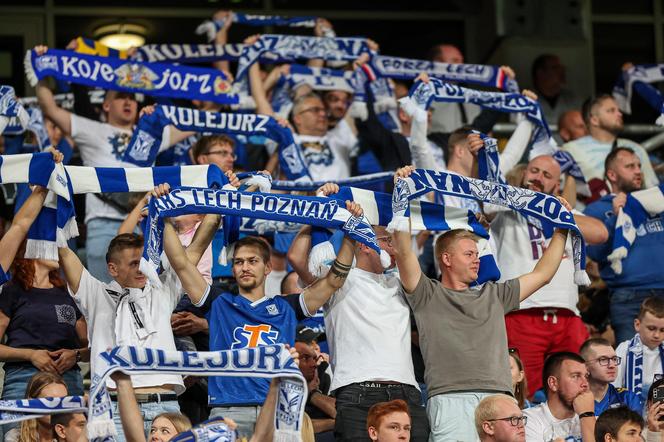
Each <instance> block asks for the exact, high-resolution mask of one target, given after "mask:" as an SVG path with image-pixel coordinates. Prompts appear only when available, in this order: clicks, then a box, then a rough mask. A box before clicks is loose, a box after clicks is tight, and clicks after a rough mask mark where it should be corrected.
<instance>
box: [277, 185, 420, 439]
mask: <svg viewBox="0 0 664 442" xmlns="http://www.w3.org/2000/svg"><path fill="white" fill-rule="evenodd" d="M338 191H339V186H338V185H336V184H331V183H328V184H325V185H324V186H322V187H321V188H319V189H318V191H317V192H316V193H317V194H323V195H325V196H327V195H331V194H334V193H337V192H338ZM374 230H375V232H376V239H377V240H378V244H379V245H380V247H381V249H382V250H385V251H386V252H387V253H388V254H389V255H390V258H391V263H390V266H389V268H388V269H387V270H386V269H384V268H383V266H382V265H381V262H380V257H379V255H378V254H377V253H376V252H375V251H374V250H372V249H370V248H368V247H366V246H364V245H360V244H357V245H356V246H355V251H354V252H355V253H354V254H355V267H353V268H352V269H351V270H350V272H349V274H348V279H347V280H346V283H345V284H344V285H343V286H342V287H341V288H340V289H339V290H337V291H336V292H335V293H334V294H333V295H332V297H331V298H330V299H329V301H327V302H326V303H325V305H324V310H323V311H324V315H325V334H326V336H327V342H328V345H329V346H330V365H331V367H332V371H333V373H334V376H333V377H332V385H331V387H330V391H333V392H334V394H335V397H336V399H337V402H336V408H337V417H336V423H335V429H334V431H335V436H336V438H337V441H363V440H367V430H366V429H367V427H366V425H367V423H366V422H367V415H368V413H369V409H370V407H371V406H372V405H374V404H376V403H378V402H384V401H389V400H392V399H403V400H404V401H406V402H407V403H408V407H409V409H410V415H411V418H412V430H411V439H412V440H413V441H422V442H425V441H427V440H428V437H429V424H428V421H427V417H426V411H425V409H424V407H422V406H421V405H420V403H421V393H420V391H419V387H418V383H417V381H416V380H415V374H414V371H413V361H412V356H411V351H410V346H411V332H410V330H411V327H410V309H409V308H408V304H407V303H406V300H405V299H404V296H403V293H402V290H401V284H400V281H399V273H398V272H397V270H396V268H395V261H394V249H393V248H392V238H391V236H390V235H389V233H387V231H386V230H385V227H381V226H374ZM310 247H311V229H310V228H308V227H304V228H303V229H302V230H301V231H300V233H298V235H297V237H296V238H295V241H293V244H292V245H291V248H290V249H289V251H288V259H289V262H290V263H291V265H292V266H293V269H294V270H295V271H296V272H297V273H298V275H299V276H300V279H301V280H302V281H303V282H304V284H311V283H312V282H313V281H315V278H314V277H313V276H312V275H311V274H310V273H309V270H308V261H309V252H310Z"/></svg>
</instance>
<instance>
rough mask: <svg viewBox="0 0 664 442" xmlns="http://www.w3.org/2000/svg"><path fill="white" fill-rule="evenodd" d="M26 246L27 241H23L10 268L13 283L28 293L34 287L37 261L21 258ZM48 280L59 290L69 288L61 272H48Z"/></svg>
mask: <svg viewBox="0 0 664 442" xmlns="http://www.w3.org/2000/svg"><path fill="white" fill-rule="evenodd" d="M26 244H27V240H23V242H21V245H20V246H19V248H18V250H17V252H16V255H15V258H14V262H12V265H11V266H10V267H9V273H11V275H12V282H13V283H14V284H18V285H19V286H21V288H22V289H23V290H25V291H26V292H27V291H28V290H30V289H32V287H33V286H34V282H35V260H34V259H27V258H21V257H22V256H24V255H25V246H26ZM48 280H49V282H50V283H51V284H53V286H54V287H57V288H59V289H64V288H65V287H66V286H67V284H66V283H65V281H64V280H63V279H62V277H60V271H59V270H51V271H50V272H48Z"/></svg>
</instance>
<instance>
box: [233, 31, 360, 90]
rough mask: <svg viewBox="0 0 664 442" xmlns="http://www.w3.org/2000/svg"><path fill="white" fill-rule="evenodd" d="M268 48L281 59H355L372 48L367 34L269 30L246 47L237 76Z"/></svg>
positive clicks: (245, 70) (239, 76)
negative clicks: (325, 34) (308, 34)
mask: <svg viewBox="0 0 664 442" xmlns="http://www.w3.org/2000/svg"><path fill="white" fill-rule="evenodd" d="M266 52H269V53H272V54H276V55H277V56H278V57H279V58H280V59H281V60H291V61H295V60H298V59H313V58H320V59H323V60H328V61H353V60H356V59H357V58H358V57H359V56H360V55H361V54H363V53H365V52H371V51H370V50H369V46H367V40H366V39H365V38H355V37H335V38H331V37H305V36H299V35H273V34H265V35H261V36H260V38H259V39H258V40H257V41H256V43H254V44H253V45H251V46H246V47H245V48H244V50H243V51H242V55H241V56H240V60H239V62H238V70H237V75H236V78H238V79H239V78H242V77H243V76H244V75H245V74H246V73H247V70H248V69H249V67H250V66H251V65H252V64H253V63H255V62H256V61H258V59H259V58H260V57H261V56H262V55H263V54H265V53H266Z"/></svg>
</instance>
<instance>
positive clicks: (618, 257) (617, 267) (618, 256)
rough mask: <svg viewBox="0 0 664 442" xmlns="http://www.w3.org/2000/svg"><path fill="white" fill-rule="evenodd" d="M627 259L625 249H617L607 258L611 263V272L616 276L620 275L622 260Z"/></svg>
mask: <svg viewBox="0 0 664 442" xmlns="http://www.w3.org/2000/svg"><path fill="white" fill-rule="evenodd" d="M625 258H627V247H619V248H617V249H615V250H614V251H612V252H611V254H610V255H609V256H607V258H606V259H607V260H608V261H609V262H610V263H611V270H613V272H614V273H615V274H616V275H620V274H622V260H623V259H625Z"/></svg>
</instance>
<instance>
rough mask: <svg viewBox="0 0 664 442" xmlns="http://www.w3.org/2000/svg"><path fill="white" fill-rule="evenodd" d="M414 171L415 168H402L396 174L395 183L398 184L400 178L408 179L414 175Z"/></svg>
mask: <svg viewBox="0 0 664 442" xmlns="http://www.w3.org/2000/svg"><path fill="white" fill-rule="evenodd" d="M414 170H415V166H404V167H400V168H399V169H397V171H396V172H395V173H394V182H395V183H396V182H397V179H398V178H408V177H409V176H410V175H411V174H412V173H413V171H414Z"/></svg>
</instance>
